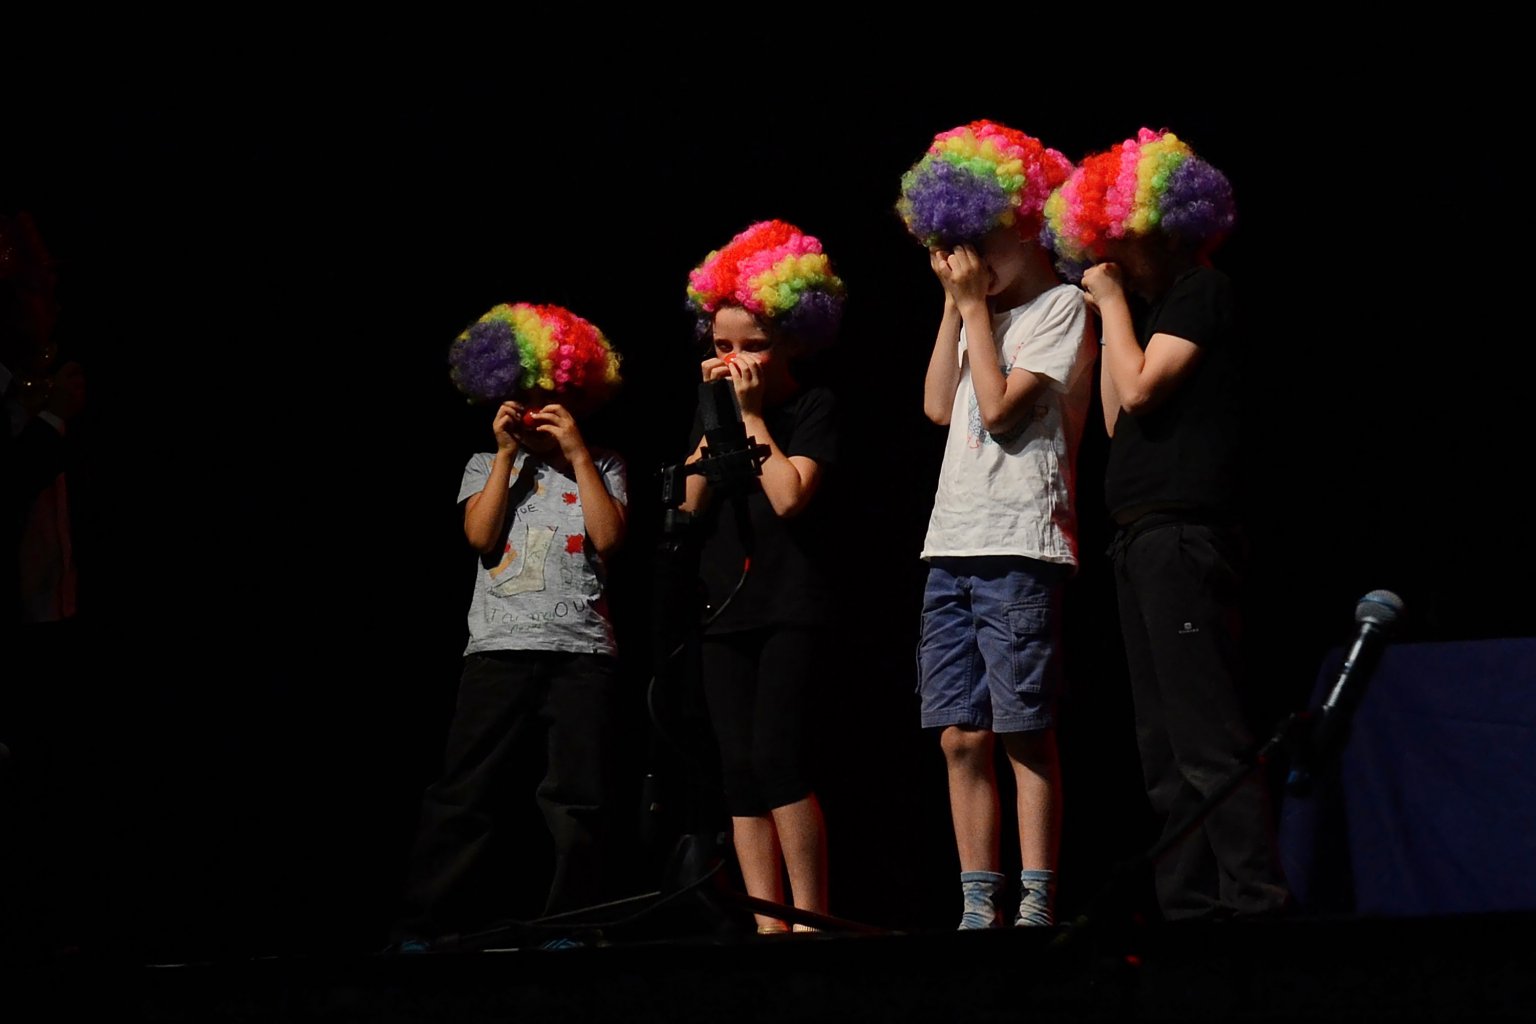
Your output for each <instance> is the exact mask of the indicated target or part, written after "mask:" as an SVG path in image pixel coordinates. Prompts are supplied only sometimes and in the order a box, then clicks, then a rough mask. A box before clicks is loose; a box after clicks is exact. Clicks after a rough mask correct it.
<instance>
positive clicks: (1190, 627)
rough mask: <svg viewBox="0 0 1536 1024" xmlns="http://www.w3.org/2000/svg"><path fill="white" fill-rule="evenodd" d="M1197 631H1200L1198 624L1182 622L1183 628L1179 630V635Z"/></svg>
mask: <svg viewBox="0 0 1536 1024" xmlns="http://www.w3.org/2000/svg"><path fill="white" fill-rule="evenodd" d="M1198 632H1200V627H1199V626H1197V625H1195V624H1194V623H1193V622H1186V623H1184V628H1183V629H1181V630H1179V636H1188V635H1189V634H1191V633H1198Z"/></svg>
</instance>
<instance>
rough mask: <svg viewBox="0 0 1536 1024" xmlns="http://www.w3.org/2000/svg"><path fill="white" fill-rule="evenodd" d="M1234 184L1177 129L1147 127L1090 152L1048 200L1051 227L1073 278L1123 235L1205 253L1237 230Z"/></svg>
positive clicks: (1062, 261) (1062, 262) (1060, 257)
mask: <svg viewBox="0 0 1536 1024" xmlns="http://www.w3.org/2000/svg"><path fill="white" fill-rule="evenodd" d="M1235 216H1236V207H1234V206H1233V203H1232V185H1231V184H1230V183H1229V182H1228V181H1227V179H1226V176H1225V175H1223V174H1222V173H1221V172H1220V171H1218V170H1217V169H1216V168H1214V167H1212V166H1211V165H1210V164H1208V163H1206V162H1205V161H1204V160H1201V159H1200V158H1199V157H1197V156H1195V154H1194V152H1193V151H1192V150H1191V149H1190V148H1189V145H1188V144H1187V143H1186V142H1184V141H1183V140H1182V139H1180V138H1178V137H1177V136H1175V135H1174V134H1173V133H1172V132H1168V131H1162V132H1154V131H1152V130H1151V129H1149V128H1143V129H1141V131H1140V132H1138V133H1137V135H1136V138H1134V139H1126V140H1125V141H1124V142H1122V143H1120V144H1119V145H1118V146H1115V147H1114V148H1113V149H1111V150H1109V151H1108V152H1105V153H1098V154H1095V155H1093V156H1090V157H1087V158H1085V159H1084V160H1083V162H1082V164H1081V165H1080V166H1079V167H1078V169H1077V170H1076V171H1075V172H1074V173H1073V175H1072V177H1071V178H1070V179H1068V181H1067V183H1066V184H1064V185H1062V186H1061V188H1059V189H1057V190H1056V191H1055V192H1054V193H1052V194H1051V197H1050V199H1049V200H1047V201H1046V204H1045V230H1046V234H1047V236H1048V240H1049V242H1050V245H1051V247H1052V248H1053V249H1055V250H1056V253H1057V256H1058V263H1059V266H1060V268H1061V270H1062V272H1063V273H1065V274H1066V275H1067V276H1068V277H1070V278H1072V279H1073V280H1078V279H1079V278H1081V277H1082V271H1083V270H1084V269H1086V267H1087V266H1088V265H1089V264H1091V263H1094V262H1097V261H1099V260H1102V259H1103V258H1104V257H1105V246H1106V245H1107V244H1108V243H1109V242H1111V241H1113V240H1115V239H1121V238H1148V237H1157V236H1161V237H1163V238H1166V239H1168V240H1170V241H1173V242H1175V243H1177V244H1181V245H1186V246H1187V247H1189V248H1191V249H1193V250H1195V251H1196V252H1198V253H1200V254H1202V255H1204V254H1208V253H1209V252H1210V251H1211V250H1212V249H1215V248H1216V247H1217V246H1218V245H1220V244H1221V242H1222V241H1223V240H1224V239H1225V238H1226V237H1227V234H1228V233H1229V232H1230V231H1231V230H1232V222H1233V220H1234V218H1235Z"/></svg>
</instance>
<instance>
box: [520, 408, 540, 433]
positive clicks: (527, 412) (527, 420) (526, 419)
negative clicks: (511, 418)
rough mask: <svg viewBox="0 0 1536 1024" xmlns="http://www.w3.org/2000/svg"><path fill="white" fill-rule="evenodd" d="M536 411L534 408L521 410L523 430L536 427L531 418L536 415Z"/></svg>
mask: <svg viewBox="0 0 1536 1024" xmlns="http://www.w3.org/2000/svg"><path fill="white" fill-rule="evenodd" d="M538 411H539V410H538V409H537V408H535V409H524V410H523V429H524V430H532V429H533V428H534V427H535V426H536V425H537V424H535V423H534V422H533V416H534V413H536V412H538Z"/></svg>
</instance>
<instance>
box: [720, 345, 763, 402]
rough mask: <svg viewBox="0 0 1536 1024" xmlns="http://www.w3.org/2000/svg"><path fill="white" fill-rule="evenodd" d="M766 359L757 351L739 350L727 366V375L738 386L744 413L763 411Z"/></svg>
mask: <svg viewBox="0 0 1536 1024" xmlns="http://www.w3.org/2000/svg"><path fill="white" fill-rule="evenodd" d="M765 362H766V360H765V359H764V358H763V357H762V356H760V355H758V354H757V353H756V352H738V353H736V358H735V359H732V360H731V361H730V362H729V363H728V364H726V367H725V375H727V376H729V377H730V378H731V383H733V384H734V385H735V386H736V401H737V404H739V405H740V406H741V412H742V415H748V414H752V415H761V414H762V411H763V369H764V363H765Z"/></svg>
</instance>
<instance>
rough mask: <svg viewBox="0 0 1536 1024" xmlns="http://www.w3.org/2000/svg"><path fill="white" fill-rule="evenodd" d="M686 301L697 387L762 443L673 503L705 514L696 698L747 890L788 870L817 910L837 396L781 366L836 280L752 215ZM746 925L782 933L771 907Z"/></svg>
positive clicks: (785, 230)
mask: <svg viewBox="0 0 1536 1024" xmlns="http://www.w3.org/2000/svg"><path fill="white" fill-rule="evenodd" d="M688 300H689V304H690V306H691V307H692V309H693V311H694V313H695V315H696V316H697V319H698V326H699V332H700V335H701V337H702V338H704V339H707V341H708V344H709V350H710V353H711V354H710V355H709V356H708V357H707V358H706V359H705V360H704V361H703V362H702V363H701V364H700V369H701V373H702V378H703V380H704V381H705V382H709V381H717V380H729V381H730V382H731V384H732V386H733V389H734V394H735V397H736V400H737V403H738V406H739V408H740V412H741V419H742V423H743V426H744V427H745V431H746V435H747V437H748V438H750V439H751V440H752V441H753V442H755V443H757V444H761V445H765V446H767V457H766V459H764V460H763V461H762V463H761V467H760V471H759V473H758V474H757V475H756V476H750V477H748V478H747V479H746V480H745V481H744V482H743V483H741V484H733V485H731V486H727V487H722V486H717V485H713V484H711V482H710V475H709V474H708V473H700V472H694V473H691V474H690V475H689V476H688V483H687V499H686V501H685V502H684V505H683V508H684V510H685V511H690V512H694V513H696V514H698V515H699V517H700V519H701V520H702V532H703V547H702V551H701V555H700V574H701V576H702V581H703V584H704V589H705V596H706V602H707V608H706V612H705V625H704V629H703V643H702V645H701V647H702V669H703V676H704V692H705V699H706V701H707V703H708V706H709V713H710V720H711V722H712V723H713V726H714V730H715V734H716V739H717V741H718V743H719V748H720V758H721V765H722V769H723V773H724V782H725V798H726V808H727V810H728V811H729V813H730V815H731V834H732V839H733V842H734V845H735V850H736V858H737V862H738V864H739V865H740V868H741V874H742V881H743V882H744V884H745V885H746V889H747V893H748V895H750V896H753V897H756V898H758V899H764V900H769V901H772V902H775V903H782V902H783V900H782V896H781V894H782V892H783V877H782V876H783V874H785V873H787V874H788V878H789V888H790V894H791V898H792V902H793V905H794V906H795V907H796V908H798V909H802V910H807V911H811V912H814V913H819V914H825V913H826V912H827V837H826V826H825V822H824V820H823V817H822V812H821V805H820V803H819V802H818V800H817V799H816V793H815V790H814V788H813V786H814V780H813V778H812V775H813V772H812V767H813V763H812V754H813V750H812V743H811V737H810V731H809V725H810V721H811V717H810V708H809V697H810V694H811V687H812V686H813V685H814V684H815V682H816V680H817V678H818V672H819V666H820V662H821V660H822V658H821V650H822V641H823V637H824V635H825V623H826V622H828V621H829V613H830V602H831V588H830V583H829V581H828V579H827V574H826V567H825V563H824V559H823V558H822V557H821V545H822V539H823V538H824V537H825V532H824V530H823V529H822V528H821V526H820V522H819V521H820V514H819V513H820V511H821V508H820V505H819V504H817V503H816V501H815V499H816V496H817V493H818V491H819V490H820V489H821V487H822V484H823V482H824V478H825V476H826V473H827V470H828V468H829V467H830V466H831V464H832V462H833V461H834V458H835V446H836V429H835V426H834V411H833V402H832V393H831V392H830V391H829V390H827V389H826V388H825V387H820V386H808V385H806V384H805V383H803V382H802V381H801V380H799V379H797V377H796V375H795V372H794V370H793V369H792V365H791V360H792V359H793V358H795V357H796V356H800V355H804V354H806V353H808V352H809V351H810V350H811V349H813V348H815V347H818V346H821V345H824V344H826V343H829V342H830V341H831V340H832V339H833V338H834V337H835V336H836V331H837V327H838V323H839V320H840V317H841V313H842V305H843V283H842V281H841V280H839V279H838V278H837V277H836V275H835V274H834V273H833V271H832V266H831V264H830V262H829V261H828V259H827V257H826V255H825V254H824V253H823V252H822V249H821V243H820V242H819V241H818V240H816V239H815V238H813V237H811V236H810V235H807V234H805V233H803V232H802V231H800V229H798V228H796V227H795V226H793V225H791V224H787V223H785V222H783V221H762V222H759V223H756V224H753V225H752V226H750V227H748V228H747V229H746V230H744V231H742V232H741V233H740V234H738V235H737V236H736V237H735V238H733V239H732V240H731V241H730V243H729V244H727V245H726V246H725V247H723V248H721V249H719V250H716V251H714V252H711V253H710V254H709V256H708V257H706V258H705V260H704V262H703V263H701V264H700V265H699V266H698V267H697V268H695V269H694V270H693V272H692V273H691V274H690V275H689V284H688ZM691 447H692V452H693V453H692V455H690V456H689V458H688V462H689V463H690V464H693V463H697V462H698V461H699V460H700V459H703V458H707V457H709V456H708V450H707V439H706V438H705V437H704V419H703V417H702V415H701V416H700V417H699V418H698V419H697V421H696V422H695V425H694V430H693V437H692V438H691ZM822 504H824V502H823V503H822ZM757 927H758V931H760V932H782V931H784V930H785V926H784V922H783V921H781V920H779V919H778V918H775V917H772V916H771V915H767V914H758V915H757ZM795 928H796V930H801V929H803V928H805V926H804V925H802V924H800V923H796V925H795Z"/></svg>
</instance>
